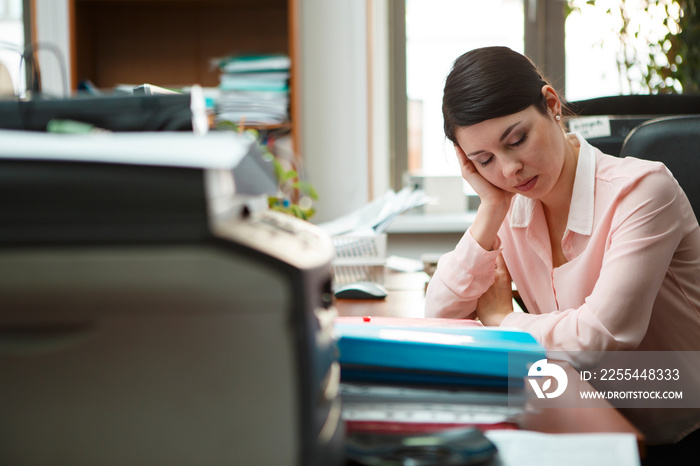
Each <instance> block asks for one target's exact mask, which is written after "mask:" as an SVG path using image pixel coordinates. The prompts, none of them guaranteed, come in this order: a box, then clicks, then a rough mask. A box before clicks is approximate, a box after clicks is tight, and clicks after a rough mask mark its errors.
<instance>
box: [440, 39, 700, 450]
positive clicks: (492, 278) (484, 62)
mask: <svg viewBox="0 0 700 466" xmlns="http://www.w3.org/2000/svg"><path fill="white" fill-rule="evenodd" d="M562 110H563V104H562V100H561V99H560V97H559V95H558V94H557V92H556V91H555V89H554V88H553V87H552V86H551V85H550V84H549V83H547V82H546V80H545V79H544V78H543V77H542V75H541V73H539V71H538V70H537V68H536V67H535V66H534V65H533V64H532V62H531V61H530V60H529V59H528V58H527V57H524V56H523V55H521V54H519V53H516V52H513V51H512V50H510V49H508V48H505V47H487V48H482V49H477V50H473V51H471V52H468V53H466V54H464V55H462V56H461V57H459V58H458V59H457V60H456V61H455V63H454V66H453V68H452V71H451V72H450V74H449V76H448V77H447V80H446V83H445V90H444V97H443V115H444V119H445V135H446V136H447V138H448V139H449V140H450V141H452V143H453V144H454V146H455V149H456V152H457V156H458V157H459V161H460V165H461V171H462V176H463V177H464V178H465V179H466V180H467V182H469V184H470V185H471V186H472V188H473V189H474V190H475V191H476V193H477V194H478V195H479V197H480V199H481V203H480V206H479V209H478V211H477V214H476V217H475V219H474V223H473V224H472V225H471V227H470V228H469V230H468V231H467V232H466V233H465V235H464V236H463V237H462V239H461V240H460V242H459V243H458V244H457V246H456V248H455V249H454V251H452V252H450V253H448V254H445V255H444V256H443V257H442V258H441V259H440V261H439V263H438V267H437V271H436V273H435V275H434V276H433V278H432V280H431V282H430V285H429V287H428V290H427V296H426V316H428V317H449V318H475V317H478V318H479V319H480V320H481V322H482V323H483V324H484V325H487V326H503V327H516V328H519V329H522V330H525V331H527V332H529V333H531V334H532V335H533V336H534V337H535V338H536V339H537V340H538V341H539V342H540V343H541V344H542V345H543V346H544V347H545V348H546V349H547V350H548V351H567V352H575V351H617V350H640V351H669V350H676V351H689V350H693V351H694V350H700V228H699V227H698V222H697V220H696V218H695V215H694V214H693V210H692V208H691V206H690V203H689V202H688V200H687V198H686V196H685V194H684V193H683V191H682V189H681V188H680V187H679V186H678V184H677V183H676V181H675V180H674V179H673V177H672V175H671V174H670V173H669V172H668V170H666V168H665V167H664V166H663V165H662V164H660V163H657V162H650V161H643V160H638V159H634V158H624V159H621V158H617V157H612V156H608V155H604V154H603V153H601V152H600V151H599V150H597V149H595V148H594V147H592V146H591V145H590V144H588V143H587V142H586V141H585V140H584V139H583V138H581V137H580V136H576V135H568V134H566V132H565V131H564V127H563V124H562V121H561V115H562ZM511 277H512V281H513V282H514V283H515V284H516V287H517V289H518V291H519V293H520V296H521V298H522V300H523V302H524V304H525V306H526V308H527V311H528V312H529V313H522V312H514V311H513V307H512V292H511ZM675 415H676V416H677V417H680V418H682V419H675V420H674V421H673V422H674V424H672V425H670V426H668V427H664V428H660V426H658V425H656V423H655V425H653V426H642V428H643V430H644V432H645V434H646V435H647V440H648V441H650V443H670V442H675V441H678V440H679V439H681V438H683V437H684V436H686V435H687V434H688V433H689V432H692V431H694V430H696V429H697V428H698V427H699V426H700V417H699V416H698V414H697V413H693V414H692V416H691V415H690V413H685V414H683V415H680V413H678V412H677V413H675ZM632 417H634V415H633V416H632ZM640 423H641V424H643V423H644V421H640Z"/></svg>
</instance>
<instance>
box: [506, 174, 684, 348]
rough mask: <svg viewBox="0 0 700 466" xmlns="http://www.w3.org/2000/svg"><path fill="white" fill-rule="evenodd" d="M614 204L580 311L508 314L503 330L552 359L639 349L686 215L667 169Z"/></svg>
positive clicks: (648, 179)
mask: <svg viewBox="0 0 700 466" xmlns="http://www.w3.org/2000/svg"><path fill="white" fill-rule="evenodd" d="M617 203H618V205H617V206H616V211H615V214H614V219H613V224H612V228H611V230H610V233H609V236H608V238H607V244H606V251H605V253H604V257H603V262H602V266H601V269H600V274H599V276H598V279H597V281H596V283H595V286H594V287H593V291H592V292H591V294H590V295H589V296H588V297H587V298H586V300H585V302H584V304H583V305H582V306H580V307H579V308H577V309H566V310H560V311H555V312H551V313H548V314H539V315H531V314H521V313H514V314H510V315H508V316H507V317H506V318H505V319H504V320H503V322H502V323H501V326H502V327H516V328H519V329H521V330H525V331H527V332H529V333H531V334H532V335H533V336H535V338H536V339H537V340H538V341H539V342H540V343H541V344H542V345H543V346H544V347H545V348H546V349H547V350H550V351H557V350H561V351H584V350H589V351H606V350H626V349H635V348H636V347H637V346H638V345H639V343H640V342H641V341H642V339H643V338H644V335H645V334H646V331H647V327H648V326H649V321H650V319H651V312H652V308H653V305H654V301H655V299H656V295H657V294H658V292H659V290H660V288H661V285H662V282H663V280H664V277H665V275H666V273H667V272H668V267H669V265H670V263H671V259H672V257H673V255H674V253H675V251H676V248H677V247H678V244H679V243H680V241H681V239H682V237H683V235H684V219H687V218H688V217H687V209H688V208H690V207H689V204H688V202H687V199H686V198H685V196H684V195H683V193H682V191H680V187H679V186H678V184H677V183H676V182H675V181H674V180H673V178H672V177H671V176H670V174H668V172H666V171H665V169H664V170H663V171H656V172H652V173H650V174H648V175H646V176H644V177H642V178H641V180H639V181H638V182H637V184H636V185H635V186H633V188H630V189H629V190H628V192H627V193H626V194H624V195H622V196H621V197H620V198H619V199H618V200H617Z"/></svg>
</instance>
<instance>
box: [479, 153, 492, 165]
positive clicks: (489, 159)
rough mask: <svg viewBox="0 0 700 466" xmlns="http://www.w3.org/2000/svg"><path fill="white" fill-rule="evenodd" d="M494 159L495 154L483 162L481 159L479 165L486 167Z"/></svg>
mask: <svg viewBox="0 0 700 466" xmlns="http://www.w3.org/2000/svg"><path fill="white" fill-rule="evenodd" d="M492 160H493V154H492V155H491V156H490V157H489V158H488V159H486V160H484V161H483V162H481V161H480V162H479V165H481V166H482V167H485V166H486V165H488V164H490V163H491V161H492Z"/></svg>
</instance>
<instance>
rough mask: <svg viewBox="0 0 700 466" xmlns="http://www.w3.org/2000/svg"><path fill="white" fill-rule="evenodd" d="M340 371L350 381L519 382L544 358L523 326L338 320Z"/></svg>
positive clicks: (501, 384)
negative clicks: (501, 327) (505, 326)
mask: <svg viewBox="0 0 700 466" xmlns="http://www.w3.org/2000/svg"><path fill="white" fill-rule="evenodd" d="M334 330H335V336H336V345H337V348H338V351H339V362H340V367H341V377H342V378H343V379H344V380H351V381H374V382H395V383H421V384H437V385H473V386H480V387H488V386H492V387H505V386H512V385H522V383H523V378H524V377H525V376H526V375H527V372H528V369H529V366H530V365H531V364H532V363H533V362H535V361H538V360H540V359H543V358H545V350H544V348H543V347H542V346H541V345H540V344H539V343H537V341H536V340H535V339H534V337H533V336H532V335H530V334H529V333H527V332H523V331H519V330H509V329H496V328H486V327H475V326H470V327H463V328H462V327H457V328H454V327H448V328H439V327H417V326H406V327H401V326H388V325H377V324H370V325H366V324H354V323H344V322H338V321H336V322H335V324H334Z"/></svg>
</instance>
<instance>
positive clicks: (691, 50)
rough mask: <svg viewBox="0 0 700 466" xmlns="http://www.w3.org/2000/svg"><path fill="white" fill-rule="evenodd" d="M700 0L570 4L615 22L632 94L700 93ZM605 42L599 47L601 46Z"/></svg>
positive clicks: (570, 0)
mask: <svg viewBox="0 0 700 466" xmlns="http://www.w3.org/2000/svg"><path fill="white" fill-rule="evenodd" d="M698 1H700V0H635V1H626V0H607V1H601V0H598V1H594V0H568V2H567V10H566V12H567V13H566V14H570V13H571V12H573V11H577V12H580V11H581V10H582V9H583V8H584V7H585V8H587V9H589V10H590V9H597V10H598V14H601V13H602V14H604V15H606V17H607V18H608V19H610V20H611V24H612V25H613V26H612V30H611V34H612V35H613V36H614V37H615V38H616V40H617V41H618V51H617V63H618V69H619V72H620V78H621V79H622V80H624V81H626V83H627V86H628V88H629V90H630V92H631V93H681V92H686V93H688V92H698V91H700V88H699V85H700V14H699V12H698V5H697V4H698ZM602 42H603V41H602V40H601V46H602Z"/></svg>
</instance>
